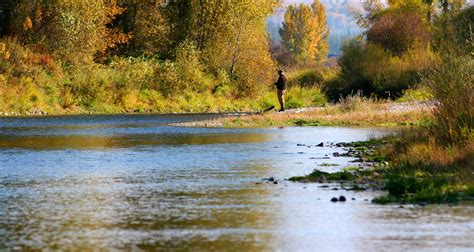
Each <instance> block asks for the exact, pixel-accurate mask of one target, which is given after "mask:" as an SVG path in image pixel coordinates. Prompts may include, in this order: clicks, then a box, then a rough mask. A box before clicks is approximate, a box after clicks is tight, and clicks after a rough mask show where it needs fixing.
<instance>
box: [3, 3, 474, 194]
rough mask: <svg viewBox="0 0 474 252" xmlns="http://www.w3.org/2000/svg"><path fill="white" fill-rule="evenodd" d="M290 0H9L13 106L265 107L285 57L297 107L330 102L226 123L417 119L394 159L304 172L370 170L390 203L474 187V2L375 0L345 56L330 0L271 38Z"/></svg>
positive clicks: (391, 142)
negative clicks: (161, 2)
mask: <svg viewBox="0 0 474 252" xmlns="http://www.w3.org/2000/svg"><path fill="white" fill-rule="evenodd" d="M280 5H281V1H273V0H265V1H251V0H244V1H241V0H240V1H215V0H206V1H195V0H183V1H172V2H171V3H170V5H168V6H167V7H160V6H158V5H157V4H155V3H152V2H150V1H146V2H140V3H137V2H136V1H127V0H123V1H107V0H93V1H77V0H47V1H35V2H34V3H33V4H31V2H30V1H26V0H14V1H8V2H7V3H2V5H1V6H0V9H1V12H0V19H1V22H2V26H1V27H0V94H1V95H0V111H2V112H6V113H7V114H12V112H14V113H15V114H22V115H25V114H36V113H37V112H38V111H39V112H40V113H41V114H42V113H43V112H47V113H48V114H67V113H74V114H80V113H124V112H138V113H143V112H224V111H258V110H263V109H265V108H267V107H269V106H271V105H274V104H277V101H276V95H275V94H274V93H273V92H274V91H273V90H272V88H273V87H272V83H273V82H274V78H275V72H276V70H277V69H278V67H277V66H278V65H280V66H281V65H283V66H284V67H285V68H286V69H288V71H287V72H288V78H289V86H290V91H289V93H288V97H287V105H288V108H301V107H319V108H313V109H310V110H306V111H303V112H301V113H291V112H290V113H280V114H275V113H268V114H263V115H250V116H242V117H235V118H225V119H222V120H220V121H218V124H217V126H228V127H236V126H238V127H245V126H251V127H254V126H286V125H298V126H323V125H349V126H373V125H377V126H400V125H407V126H411V127H405V128H404V129H403V130H402V131H401V132H400V133H399V134H398V135H396V136H392V137H389V138H388V139H385V140H383V141H384V142H382V143H380V144H375V145H376V146H375V147H376V148H375V149H374V150H373V151H370V153H369V155H375V156H371V157H370V158H373V159H374V161H382V162H383V164H384V165H383V166H380V167H377V168H371V169H369V170H355V169H349V170H345V171H343V172H342V173H338V174H326V173H322V172H319V171H316V172H315V173H313V174H311V175H310V176H309V177H307V178H304V179H303V180H310V181H315V180H318V179H321V178H322V177H324V178H325V179H326V180H355V181H358V182H359V183H365V182H370V181H362V180H358V178H361V177H364V178H365V177H369V178H370V180H372V179H373V180H374V181H377V184H378V185H381V187H383V188H385V189H387V190H388V192H389V194H388V195H387V196H386V197H382V198H379V199H377V202H380V203H389V202H432V203H443V202H456V201H460V200H470V199H472V197H473V192H474V189H473V188H474V164H473V162H474V161H473V160H474V144H473V133H472V129H473V127H474V119H473V113H474V104H473V103H474V99H473V78H474V77H473V76H474V72H473V71H474V70H473V69H474V65H473V58H472V57H473V56H474V53H473V51H474V40H473V37H474V36H473V20H474V7H472V6H466V5H465V3H464V1H447V0H439V1H435V0H433V1H422V0H394V1H389V2H388V5H386V4H382V3H381V2H380V1H377V0H367V1H364V4H363V5H364V8H365V11H364V12H363V13H361V14H360V15H359V16H358V17H357V20H358V22H359V24H360V25H361V26H362V27H364V28H366V32H365V33H364V34H363V35H361V36H359V37H356V38H354V39H351V40H348V41H347V42H346V44H345V46H344V47H343V48H342V55H341V57H340V58H338V59H337V64H334V60H332V61H331V60H327V55H326V53H327V49H328V48H327V43H328V37H329V30H328V29H327V24H326V23H325V22H326V19H325V14H324V11H325V10H324V6H323V5H321V4H320V2H319V1H318V0H315V1H314V3H313V4H312V5H311V6H307V5H304V4H303V5H297V6H292V7H291V8H289V11H287V13H286V14H285V20H284V25H283V28H282V29H281V30H280V34H281V35H282V39H283V41H281V42H282V43H280V44H279V45H271V42H269V40H268V35H267V33H266V31H265V19H266V17H267V16H269V15H270V14H271V13H273V11H274V10H275V8H276V7H278V6H280ZM295 24H301V25H300V26H295ZM298 27H299V28H298ZM307 31H313V32H307ZM314 31H318V32H314ZM270 48H277V50H276V51H270ZM256 66H258V67H256ZM399 102H402V103H399ZM329 104H331V105H329ZM332 104H334V105H332ZM354 148H357V147H354ZM359 148H361V146H359ZM368 158H369V157H368ZM385 162H387V163H385ZM294 180H301V179H294Z"/></svg>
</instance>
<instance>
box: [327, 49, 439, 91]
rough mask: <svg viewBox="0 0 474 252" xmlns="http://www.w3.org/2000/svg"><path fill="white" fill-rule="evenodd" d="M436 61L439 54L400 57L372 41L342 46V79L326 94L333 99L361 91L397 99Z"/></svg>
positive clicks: (330, 85)
mask: <svg viewBox="0 0 474 252" xmlns="http://www.w3.org/2000/svg"><path fill="white" fill-rule="evenodd" d="M436 60H437V57H436V55H434V54H433V53H432V52H430V51H429V50H427V49H419V50H412V51H408V52H406V53H404V54H403V55H400V56H397V55H393V54H391V53H390V52H388V51H386V50H384V49H383V48H381V47H380V46H378V45H375V44H372V43H370V42H369V43H366V42H363V41H360V40H353V41H350V42H349V43H348V44H346V45H345V46H344V47H343V56H342V57H341V58H340V59H339V65H340V67H341V72H340V75H339V77H338V78H337V79H335V80H333V81H331V82H328V83H327V84H326V86H325V91H326V93H327V95H328V97H329V98H330V99H332V100H338V99H339V97H341V96H347V95H350V94H353V93H356V92H358V91H361V92H362V94H364V95H376V96H378V97H382V98H387V97H391V98H397V97H400V96H401V95H402V94H403V91H404V90H405V89H407V88H410V87H413V86H416V85H417V84H418V83H420V82H421V76H422V75H423V74H424V73H425V72H427V71H428V70H429V69H430V67H431V64H433V62H434V61H436Z"/></svg>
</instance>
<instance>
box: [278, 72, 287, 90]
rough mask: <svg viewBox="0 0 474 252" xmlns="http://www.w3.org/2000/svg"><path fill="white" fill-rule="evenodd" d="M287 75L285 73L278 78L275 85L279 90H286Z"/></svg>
mask: <svg viewBox="0 0 474 252" xmlns="http://www.w3.org/2000/svg"><path fill="white" fill-rule="evenodd" d="M286 82H287V79H286V76H285V75H280V78H278V81H277V83H275V85H276V86H277V89H278V90H286Z"/></svg>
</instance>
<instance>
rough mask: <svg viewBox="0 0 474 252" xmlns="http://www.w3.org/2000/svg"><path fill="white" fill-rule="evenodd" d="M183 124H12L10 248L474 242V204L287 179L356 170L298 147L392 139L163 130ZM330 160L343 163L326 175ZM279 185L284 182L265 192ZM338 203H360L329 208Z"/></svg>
mask: <svg viewBox="0 0 474 252" xmlns="http://www.w3.org/2000/svg"><path fill="white" fill-rule="evenodd" d="M188 119H189V118H187V119H186V120H188ZM24 120H26V121H24ZM173 120H175V121H180V120H183V118H181V117H178V118H169V117H164V118H160V117H157V116H150V117H146V116H141V117H131V118H129V117H125V118H122V117H117V118H115V117H110V116H105V117H97V118H95V119H94V117H85V118H82V117H79V118H77V117H74V118H72V119H71V118H70V117H65V118H64V120H61V118H51V119H41V120H40V122H39V123H35V121H34V120H33V119H9V121H8V122H6V123H5V120H3V121H2V120H0V123H4V124H3V126H2V125H0V250H13V249H16V250H84V251H88V250H114V249H125V250H133V249H143V250H159V249H166V250H211V251H214V250H231V251H234V250H239V251H240V250H250V251H261V250H284V251H295V250H296V251H298V250H299V251H301V250H311V251H318V250H323V251H327V250H328V251H329V250H331V251H332V250H337V251H351V250H356V251H360V250H362V251H365V250H381V248H383V249H387V250H399V249H400V248H403V249H421V250H423V249H437V247H436V246H438V247H442V248H446V249H447V250H449V249H461V250H462V249H469V248H472V247H473V246H474V243H473V241H472V237H473V236H474V233H473V230H474V221H473V217H474V206H469V205H468V206H457V207H439V208H404V209H401V208H399V207H398V206H384V207H381V206H376V205H372V204H370V202H369V201H365V199H367V200H370V199H371V198H372V197H374V196H375V195H377V193H376V192H363V193H356V192H345V191H341V190H338V191H334V190H331V189H332V188H329V189H324V188H320V187H319V186H320V185H318V184H308V185H306V184H294V183H290V182H288V181H284V180H283V179H285V178H288V177H290V176H295V175H302V174H306V173H308V172H310V171H311V170H313V169H314V168H320V169H327V170H328V171H332V170H331V169H340V167H343V166H344V165H347V164H348V162H349V161H350V159H348V158H337V159H334V158H331V160H324V161H321V160H319V159H314V158H315V157H318V158H319V157H325V156H328V157H329V156H331V154H332V153H333V152H336V151H337V152H340V151H342V150H341V149H338V148H330V147H324V148H315V147H311V148H308V147H307V146H298V144H305V145H313V146H314V145H315V144H318V143H320V142H341V141H360V140H365V139H367V137H368V136H372V135H376V136H377V135H383V134H386V132H383V131H379V130H374V129H345V128H286V129H266V130H262V129H246V130H241V129H183V128H172V127H167V126H163V125H164V124H166V123H170V122H174V121H173ZM160 125H161V126H160ZM321 162H328V163H335V164H339V165H340V166H338V167H318V165H320V164H321ZM271 176H273V177H275V178H276V179H278V180H279V183H278V184H276V185H275V184H273V183H262V178H268V177H271ZM334 186H335V185H334ZM340 194H344V195H345V196H346V197H347V198H348V199H351V198H355V200H354V201H352V200H350V201H349V202H347V203H345V204H342V203H341V204H332V203H330V202H329V199H330V198H331V197H334V196H339V195H340Z"/></svg>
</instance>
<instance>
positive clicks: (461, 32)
mask: <svg viewBox="0 0 474 252" xmlns="http://www.w3.org/2000/svg"><path fill="white" fill-rule="evenodd" d="M453 26H454V42H455V44H456V45H457V47H458V48H459V50H460V51H461V53H462V54H471V56H474V6H470V7H468V8H466V9H464V10H463V11H461V13H459V14H458V15H456V16H455V17H454V19H453Z"/></svg>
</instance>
